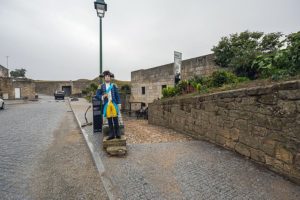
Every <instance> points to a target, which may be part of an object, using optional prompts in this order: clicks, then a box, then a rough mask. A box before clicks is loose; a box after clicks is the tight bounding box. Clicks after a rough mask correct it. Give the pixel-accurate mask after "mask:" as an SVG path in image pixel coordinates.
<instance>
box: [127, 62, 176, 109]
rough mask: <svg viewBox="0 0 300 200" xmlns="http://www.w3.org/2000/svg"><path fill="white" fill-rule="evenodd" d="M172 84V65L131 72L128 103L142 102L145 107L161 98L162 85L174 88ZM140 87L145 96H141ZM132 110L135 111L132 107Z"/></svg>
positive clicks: (173, 79) (173, 82)
mask: <svg viewBox="0 0 300 200" xmlns="http://www.w3.org/2000/svg"><path fill="white" fill-rule="evenodd" d="M174 84H175V76H174V64H168V65H163V66H159V67H155V68H151V69H145V70H144V69H142V70H138V71H134V72H131V99H130V102H143V103H145V104H146V105H147V104H148V103H151V102H153V100H154V99H158V98H161V97H162V86H163V85H166V86H169V87H170V86H173V87H174ZM142 87H145V94H142ZM139 108H140V106H139ZM139 108H138V109H139ZM132 110H135V108H134V106H133V107H132Z"/></svg>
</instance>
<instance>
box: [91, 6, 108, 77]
mask: <svg viewBox="0 0 300 200" xmlns="http://www.w3.org/2000/svg"><path fill="white" fill-rule="evenodd" d="M94 5H95V9H96V11H97V15H98V17H99V18H100V75H101V74H102V18H103V17H104V15H105V12H106V11H107V4H106V3H105V2H104V0H96V1H95V2H94Z"/></svg>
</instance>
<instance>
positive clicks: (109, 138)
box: [107, 137, 115, 140]
mask: <svg viewBox="0 0 300 200" xmlns="http://www.w3.org/2000/svg"><path fill="white" fill-rule="evenodd" d="M113 139H115V138H114V137H108V138H107V140H113Z"/></svg>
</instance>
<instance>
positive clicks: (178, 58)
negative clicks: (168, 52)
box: [174, 51, 182, 85]
mask: <svg viewBox="0 0 300 200" xmlns="http://www.w3.org/2000/svg"><path fill="white" fill-rule="evenodd" d="M181 61H182V53H180V52H177V51H174V75H175V85H176V84H177V83H178V82H179V81H180V79H181V77H180V72H181Z"/></svg>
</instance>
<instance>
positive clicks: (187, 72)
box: [181, 54, 220, 80]
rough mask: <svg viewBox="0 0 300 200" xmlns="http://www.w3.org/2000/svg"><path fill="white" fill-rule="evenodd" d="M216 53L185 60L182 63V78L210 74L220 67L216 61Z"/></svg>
mask: <svg viewBox="0 0 300 200" xmlns="http://www.w3.org/2000/svg"><path fill="white" fill-rule="evenodd" d="M214 59H215V56H214V54H209V55H205V56H200V57H196V58H192V59H188V60H183V61H182V65H181V79H182V80H188V79H190V78H192V77H193V76H195V75H196V76H209V75H211V74H212V73H213V72H214V71H216V70H218V69H219V68H220V67H219V66H217V64H216V63H215V61H214Z"/></svg>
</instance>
